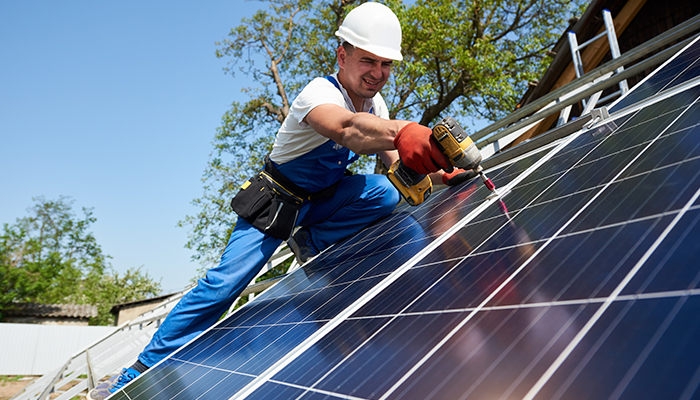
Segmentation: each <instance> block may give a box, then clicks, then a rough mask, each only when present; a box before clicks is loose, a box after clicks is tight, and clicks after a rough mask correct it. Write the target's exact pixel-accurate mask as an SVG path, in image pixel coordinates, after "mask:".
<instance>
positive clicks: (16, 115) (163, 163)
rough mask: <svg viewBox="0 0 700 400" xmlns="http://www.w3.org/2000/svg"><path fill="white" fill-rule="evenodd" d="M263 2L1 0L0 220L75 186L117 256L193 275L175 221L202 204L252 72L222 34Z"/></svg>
mask: <svg viewBox="0 0 700 400" xmlns="http://www.w3.org/2000/svg"><path fill="white" fill-rule="evenodd" d="M261 6H263V4H262V3H259V2H250V1H242V0H230V1H223V0H215V1H204V2H192V1H133V0H126V1H124V0H122V1H113V2H106V1H87V0H86V1H71V0H68V1H61V2H58V1H10V0H0V75H1V77H0V137H1V138H2V141H1V142H0V170H2V175H1V176H2V178H1V179H2V180H1V186H0V187H2V195H1V196H0V223H13V222H15V220H16V219H17V218H19V217H23V216H26V215H27V211H26V210H27V208H28V207H30V206H31V205H32V204H33V202H32V197H35V196H44V197H46V198H47V199H57V198H58V197H59V196H61V195H65V196H70V197H72V198H73V199H74V200H75V205H74V209H75V210H76V211H78V212H79V210H80V208H81V207H92V208H93V211H94V216H95V217H96V218H97V222H96V223H95V224H93V229H92V231H93V233H94V234H95V236H96V238H97V241H98V243H99V244H100V245H101V246H102V249H103V252H104V253H105V254H108V255H110V256H112V260H111V263H112V266H113V267H114V268H115V270H117V271H119V272H123V271H125V270H126V269H127V268H130V267H139V266H143V269H144V270H145V271H147V272H148V273H149V274H150V275H151V276H152V277H154V278H155V279H156V280H161V283H162V287H163V290H164V291H165V292H171V291H174V290H179V289H181V288H183V287H184V286H185V285H187V284H188V282H189V280H190V279H191V278H192V277H193V276H194V275H195V272H196V270H197V268H198V267H199V265H198V264H196V263H194V262H192V261H190V257H191V255H192V252H191V251H189V250H187V249H185V248H184V244H185V243H186V241H187V231H186V229H183V228H178V227H176V224H177V222H178V221H179V220H181V219H183V218H184V217H185V216H186V215H188V214H194V213H195V212H196V211H197V210H196V208H194V207H193V206H192V205H191V204H190V202H191V200H192V199H194V198H197V197H199V196H201V194H202V182H201V177H202V173H203V172H204V168H205V166H206V163H207V160H208V158H209V154H210V152H211V149H212V146H211V139H212V138H213V136H214V133H215V130H216V128H217V127H218V126H219V124H220V120H221V116H222V115H223V113H224V112H225V111H226V110H227V109H228V108H229V105H230V104H231V102H232V101H234V100H243V99H244V98H243V97H242V94H241V92H240V90H241V88H242V87H243V86H245V85H246V83H245V81H244V78H243V77H238V76H237V77H236V78H233V77H231V75H227V74H225V73H224V72H223V70H222V69H223V68H224V67H225V65H226V60H225V59H217V58H216V56H215V54H214V52H215V50H216V48H217V46H216V44H215V42H217V41H220V40H222V39H224V38H225V37H226V36H227V34H228V32H229V30H230V29H231V28H232V27H234V26H235V25H237V24H238V23H239V22H240V20H241V18H243V17H247V16H250V15H252V13H253V12H254V11H255V10H256V9H258V8H259V7H261Z"/></svg>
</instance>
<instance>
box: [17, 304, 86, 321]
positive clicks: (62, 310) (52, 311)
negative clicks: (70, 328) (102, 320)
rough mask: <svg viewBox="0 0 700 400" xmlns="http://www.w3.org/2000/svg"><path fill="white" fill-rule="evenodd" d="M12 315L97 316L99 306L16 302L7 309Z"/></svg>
mask: <svg viewBox="0 0 700 400" xmlns="http://www.w3.org/2000/svg"><path fill="white" fill-rule="evenodd" d="M6 314H7V315H8V316H12V317H67V318H94V317H97V306H93V305H89V304H38V303H16V304H13V305H12V307H10V308H8V310H7V311H6Z"/></svg>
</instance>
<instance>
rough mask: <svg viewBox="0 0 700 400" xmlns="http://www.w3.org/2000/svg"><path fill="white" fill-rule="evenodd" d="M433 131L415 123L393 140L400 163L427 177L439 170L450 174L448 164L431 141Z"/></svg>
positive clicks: (450, 168) (450, 170)
mask: <svg viewBox="0 0 700 400" xmlns="http://www.w3.org/2000/svg"><path fill="white" fill-rule="evenodd" d="M432 133H433V131H432V130H431V129H430V128H428V127H425V126H423V125H419V124H418V123H417V122H411V123H410V124H408V125H406V126H404V127H403V128H401V130H400V131H399V133H398V134H397V135H396V138H394V147H396V150H398V151H399V157H401V161H402V162H403V163H404V164H405V165H406V166H407V167H408V168H410V169H412V170H414V171H416V172H417V173H419V174H423V175H427V174H429V173H431V172H437V171H439V170H440V169H444V170H445V171H449V172H452V169H453V168H452V164H450V163H449V162H448V161H447V159H446V158H445V156H444V155H443V154H442V152H441V151H440V149H439V148H438V147H437V144H436V143H435V141H434V140H432V139H431V138H432Z"/></svg>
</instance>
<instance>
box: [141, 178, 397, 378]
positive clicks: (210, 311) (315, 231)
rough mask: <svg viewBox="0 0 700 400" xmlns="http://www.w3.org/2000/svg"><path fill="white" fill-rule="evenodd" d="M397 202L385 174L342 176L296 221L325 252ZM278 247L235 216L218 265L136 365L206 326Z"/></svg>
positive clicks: (166, 351)
mask: <svg viewBox="0 0 700 400" xmlns="http://www.w3.org/2000/svg"><path fill="white" fill-rule="evenodd" d="M398 202H399V193H398V191H397V190H396V189H395V188H394V187H393V186H392V185H391V183H390V182H389V180H388V179H387V178H386V177H385V176H383V175H352V176H347V177H343V179H342V180H341V182H340V184H339V185H338V189H337V191H336V193H335V195H334V196H333V197H330V198H327V199H320V200H316V201H312V202H309V203H307V204H305V205H304V206H302V208H301V210H300V212H299V219H298V221H299V225H301V226H305V227H308V229H309V231H310V233H311V238H312V240H313V242H314V245H315V246H316V248H317V249H319V250H324V249H326V248H327V247H328V246H330V245H332V244H333V243H336V242H338V241H339V240H342V239H344V238H346V237H348V236H351V235H353V234H355V233H357V232H359V231H360V230H361V229H362V228H364V227H366V226H368V225H369V224H371V223H372V222H374V221H377V220H378V219H381V218H384V217H386V216H387V215H389V214H391V212H392V211H393V210H394V208H395V207H396V204H397V203H398ZM280 243H282V240H280V239H276V238H273V237H271V236H268V235H266V234H264V233H262V232H261V231H260V230H258V229H257V228H255V227H253V226H252V225H251V224H250V223H248V222H246V221H244V220H243V219H240V218H239V219H238V222H237V223H236V227H235V228H234V230H233V232H232V233H231V238H230V239H229V241H228V244H227V245H226V249H225V250H224V253H223V255H222V256H221V262H220V263H219V265H218V266H217V267H214V268H212V269H210V270H209V271H208V272H207V274H206V276H205V277H204V278H202V279H200V280H199V282H198V284H197V286H196V287H195V288H193V289H192V290H191V291H190V292H189V293H187V294H186V295H185V296H184V297H182V299H180V301H179V303H178V304H177V305H176V306H175V308H173V310H172V311H171V312H170V314H168V316H167V318H166V319H165V321H163V324H162V325H161V326H160V328H158V331H157V332H156V333H155V334H154V335H153V338H152V339H151V341H150V343H148V345H147V346H146V348H145V349H144V350H143V352H142V353H141V354H140V355H139V361H141V362H142V363H143V364H144V365H146V366H148V367H151V366H153V365H155V364H156V363H158V362H159V361H160V360H162V359H164V358H166V357H167V356H169V355H170V354H171V353H173V352H174V351H175V350H177V349H178V348H180V347H181V346H183V345H184V344H186V343H188V342H189V341H190V340H192V339H193V338H195V337H196V336H197V335H199V334H200V333H202V332H204V331H205V330H206V329H208V328H209V327H211V326H212V325H213V324H214V323H215V322H216V321H218V320H219V318H220V317H221V316H222V315H223V314H224V313H225V312H226V311H227V310H228V309H229V307H230V306H231V304H232V303H233V301H234V300H235V299H236V298H237V297H238V296H239V295H240V293H241V292H242V291H243V289H245V287H246V286H247V285H248V284H249V283H250V281H251V280H253V278H254V277H255V275H257V274H258V272H259V271H260V270H261V269H262V267H263V266H264V265H265V263H266V262H267V261H268V260H269V259H270V257H271V256H272V254H273V253H274V251H275V249H277V247H278V246H279V245H280Z"/></svg>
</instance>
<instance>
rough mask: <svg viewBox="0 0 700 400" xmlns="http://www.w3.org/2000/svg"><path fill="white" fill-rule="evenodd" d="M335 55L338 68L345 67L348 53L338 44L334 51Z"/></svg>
mask: <svg viewBox="0 0 700 400" xmlns="http://www.w3.org/2000/svg"><path fill="white" fill-rule="evenodd" d="M336 56H337V58H338V66H339V67H340V68H345V60H346V58H347V56H348V53H347V52H346V51H345V47H343V46H342V45H341V46H338V51H337V52H336Z"/></svg>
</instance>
